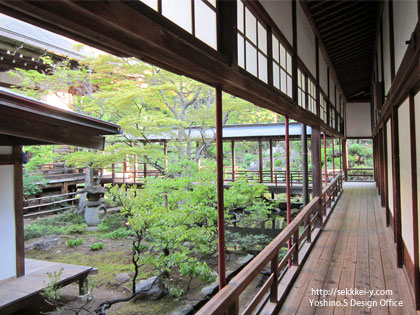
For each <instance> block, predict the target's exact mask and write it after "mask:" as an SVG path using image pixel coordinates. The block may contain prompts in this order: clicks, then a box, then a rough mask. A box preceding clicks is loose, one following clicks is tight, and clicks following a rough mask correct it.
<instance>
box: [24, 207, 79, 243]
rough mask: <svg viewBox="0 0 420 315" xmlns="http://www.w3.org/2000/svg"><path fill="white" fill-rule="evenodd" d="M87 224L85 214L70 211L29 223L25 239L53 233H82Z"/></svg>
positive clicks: (26, 227)
mask: <svg viewBox="0 0 420 315" xmlns="http://www.w3.org/2000/svg"><path fill="white" fill-rule="evenodd" d="M86 226H87V225H86V224H85V222H84V219H83V216H81V215H80V214H78V213H77V212H76V211H69V212H66V213H62V214H58V215H54V216H51V217H48V218H42V219H39V220H37V221H35V222H33V223H30V224H28V225H27V226H25V240H29V239H32V238H36V237H41V236H45V235H52V234H81V233H83V232H84V231H85V229H86Z"/></svg>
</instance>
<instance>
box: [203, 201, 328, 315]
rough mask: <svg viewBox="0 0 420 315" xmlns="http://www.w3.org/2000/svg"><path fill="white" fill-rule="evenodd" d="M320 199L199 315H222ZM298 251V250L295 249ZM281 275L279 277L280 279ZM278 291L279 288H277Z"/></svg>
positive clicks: (301, 212)
mask: <svg viewBox="0 0 420 315" xmlns="http://www.w3.org/2000/svg"><path fill="white" fill-rule="evenodd" d="M319 202H320V199H319V197H315V198H314V199H313V200H312V201H311V202H310V203H309V204H307V205H306V206H305V207H304V208H303V209H302V211H300V213H299V214H298V215H297V216H296V217H295V219H294V220H293V221H292V222H291V223H290V224H289V225H288V226H287V227H286V228H285V229H284V230H283V231H282V232H281V233H280V234H279V235H278V236H277V237H276V238H275V239H274V240H273V241H271V243H270V244H268V245H267V247H266V248H264V249H263V250H262V251H261V252H260V253H259V254H258V255H257V256H256V257H255V258H254V259H253V260H252V261H251V262H250V263H249V264H248V265H247V266H246V267H245V268H244V269H242V271H241V272H239V274H238V275H236V276H235V277H234V278H233V279H232V280H231V281H230V282H229V283H228V285H226V286H225V287H224V288H223V289H222V290H221V291H219V292H218V293H217V294H216V295H215V296H214V297H213V298H212V299H211V300H210V301H209V302H208V303H207V304H205V305H204V306H203V307H202V308H201V309H200V310H199V311H198V313H197V314H201V315H208V314H222V313H223V312H225V311H226V310H227V309H228V308H229V307H230V306H231V305H232V304H233V303H234V302H235V301H236V300H238V298H239V296H240V295H241V293H242V292H243V291H244V290H245V289H246V287H247V286H248V285H249V284H250V283H251V282H252V281H253V280H254V279H255V278H256V277H257V276H258V274H259V273H260V272H261V271H262V270H263V269H264V268H265V266H266V265H267V264H268V263H269V262H270V261H271V260H272V259H273V258H274V257H276V256H277V257H278V254H279V252H280V249H281V248H282V247H283V246H284V245H286V243H287V242H288V240H289V239H291V238H292V236H293V235H294V234H295V232H296V231H298V230H299V227H300V225H301V224H302V223H303V222H304V221H305V220H306V219H307V217H308V216H310V215H311V214H312V212H313V211H314V210H316V209H317V208H318V207H319ZM295 249H296V248H295ZM278 277H279V275H277V279H278ZM276 290H277V288H276Z"/></svg>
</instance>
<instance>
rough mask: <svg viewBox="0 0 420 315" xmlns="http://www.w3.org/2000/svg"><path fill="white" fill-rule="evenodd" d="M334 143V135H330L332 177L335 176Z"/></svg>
mask: <svg viewBox="0 0 420 315" xmlns="http://www.w3.org/2000/svg"><path fill="white" fill-rule="evenodd" d="M334 144H335V139H334V137H331V148H332V151H331V155H332V165H333V178H335V161H334V158H335V156H334Z"/></svg>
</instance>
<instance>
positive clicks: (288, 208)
mask: <svg viewBox="0 0 420 315" xmlns="http://www.w3.org/2000/svg"><path fill="white" fill-rule="evenodd" d="M284 139H285V142H286V203H287V225H289V224H290V222H291V221H292V213H291V204H290V143H289V117H285V136H284ZM291 247H292V242H291V240H290V238H289V241H288V248H289V249H290V248H291ZM297 250H298V249H297ZM290 266H291V260H290V259H289V267H290Z"/></svg>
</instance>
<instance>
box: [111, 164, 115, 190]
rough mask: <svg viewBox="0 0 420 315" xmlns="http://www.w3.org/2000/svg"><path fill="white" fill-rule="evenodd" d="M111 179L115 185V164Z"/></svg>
mask: <svg viewBox="0 0 420 315" xmlns="http://www.w3.org/2000/svg"><path fill="white" fill-rule="evenodd" d="M111 176H112V177H111V178H112V185H114V184H115V164H114V163H112V173H111Z"/></svg>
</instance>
